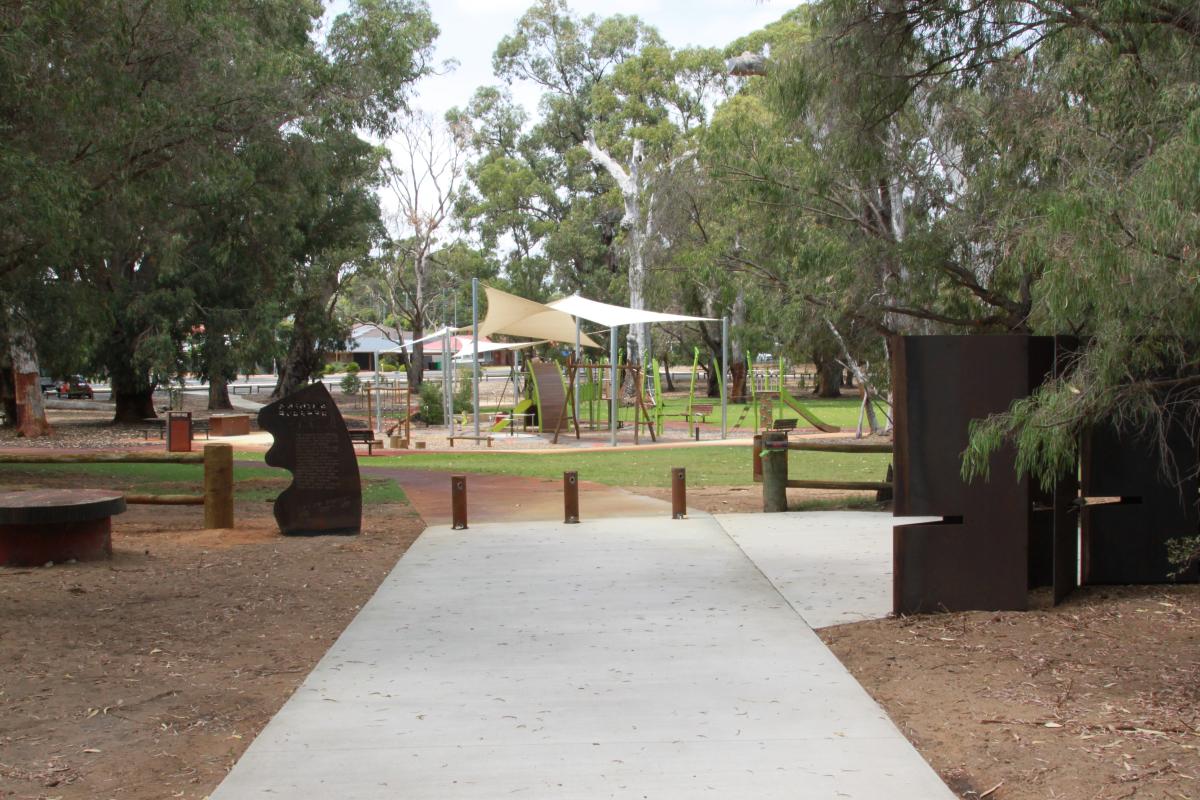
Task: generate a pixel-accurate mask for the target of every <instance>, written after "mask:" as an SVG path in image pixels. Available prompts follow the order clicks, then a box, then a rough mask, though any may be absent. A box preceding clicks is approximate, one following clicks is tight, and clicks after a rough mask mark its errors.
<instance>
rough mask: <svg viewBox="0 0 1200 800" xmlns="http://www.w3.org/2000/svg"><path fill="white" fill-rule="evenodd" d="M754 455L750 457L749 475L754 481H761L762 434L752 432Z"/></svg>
mask: <svg viewBox="0 0 1200 800" xmlns="http://www.w3.org/2000/svg"><path fill="white" fill-rule="evenodd" d="M753 448H754V455H753V456H752V457H751V462H750V463H751V464H752V466H751V475H752V476H753V477H754V482H755V483H762V449H763V444H762V434H761V433H756V434H754V445H753Z"/></svg>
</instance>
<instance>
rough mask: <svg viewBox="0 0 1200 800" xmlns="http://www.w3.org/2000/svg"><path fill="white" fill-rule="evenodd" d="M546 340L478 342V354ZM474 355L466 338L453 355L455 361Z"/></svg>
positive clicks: (532, 344)
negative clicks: (460, 347)
mask: <svg viewBox="0 0 1200 800" xmlns="http://www.w3.org/2000/svg"><path fill="white" fill-rule="evenodd" d="M547 341H548V340H546V339H541V340H539V341H536V342H480V343H479V354H480V355H483V354H484V353H491V352H494V351H496V350H522V349H524V348H526V347H534V346H536V345H539V344H545V343H546V342H547ZM474 356H475V353H474V351H472V350H471V342H470V340H467V341H465V342H463V346H462V349H461V350H459V351H458V352H457V353H456V354H455V355H454V360H455V361H469V360H471V359H472V358H473V357H474Z"/></svg>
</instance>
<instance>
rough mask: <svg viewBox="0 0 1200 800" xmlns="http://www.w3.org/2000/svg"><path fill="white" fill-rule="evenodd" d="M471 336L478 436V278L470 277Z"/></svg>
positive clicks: (472, 379)
mask: <svg viewBox="0 0 1200 800" xmlns="http://www.w3.org/2000/svg"><path fill="white" fill-rule="evenodd" d="M471 337H472V339H473V341H472V345H473V347H472V348H471V349H472V350H474V351H475V352H474V353H472V354H471V401H472V403H474V405H475V436H479V278H471ZM475 441H479V440H478V439H476V440H475Z"/></svg>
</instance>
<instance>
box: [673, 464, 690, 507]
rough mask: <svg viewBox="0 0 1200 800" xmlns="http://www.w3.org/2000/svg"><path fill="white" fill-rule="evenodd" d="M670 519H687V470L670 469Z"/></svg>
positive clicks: (680, 468) (681, 468) (679, 468)
mask: <svg viewBox="0 0 1200 800" xmlns="http://www.w3.org/2000/svg"><path fill="white" fill-rule="evenodd" d="M671 519H687V470H685V469H684V468H683V467H671Z"/></svg>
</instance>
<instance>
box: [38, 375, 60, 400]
mask: <svg viewBox="0 0 1200 800" xmlns="http://www.w3.org/2000/svg"><path fill="white" fill-rule="evenodd" d="M38 383H40V384H41V387H42V395H49V394H57V393H58V381H56V380H54V378H52V377H50V376H49V375H42V376H41V377H39V378H38Z"/></svg>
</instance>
